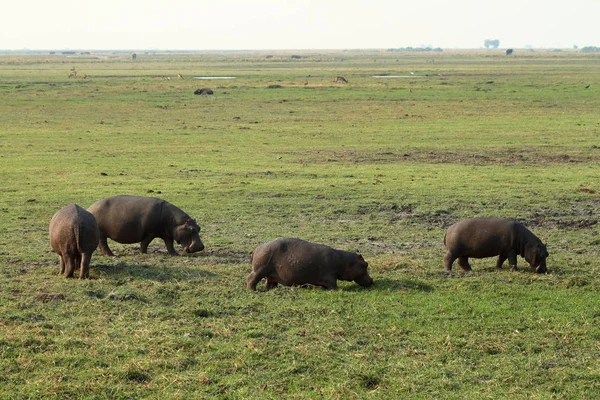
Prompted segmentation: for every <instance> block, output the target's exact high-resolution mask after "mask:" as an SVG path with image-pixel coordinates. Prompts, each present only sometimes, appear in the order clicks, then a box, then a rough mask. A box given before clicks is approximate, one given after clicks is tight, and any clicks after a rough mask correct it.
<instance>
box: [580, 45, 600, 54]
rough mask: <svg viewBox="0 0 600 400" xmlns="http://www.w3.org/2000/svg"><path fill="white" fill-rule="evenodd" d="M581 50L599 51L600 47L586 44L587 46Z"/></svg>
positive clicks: (585, 51) (588, 51) (586, 51)
mask: <svg viewBox="0 0 600 400" xmlns="http://www.w3.org/2000/svg"><path fill="white" fill-rule="evenodd" d="M580 51H581V52H583V53H598V52H600V47H596V46H585V47H582V48H581V50H580Z"/></svg>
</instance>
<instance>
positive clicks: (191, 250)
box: [183, 243, 204, 253]
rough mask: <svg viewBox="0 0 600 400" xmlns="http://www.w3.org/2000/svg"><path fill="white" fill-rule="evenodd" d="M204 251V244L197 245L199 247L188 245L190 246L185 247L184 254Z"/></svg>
mask: <svg viewBox="0 0 600 400" xmlns="http://www.w3.org/2000/svg"><path fill="white" fill-rule="evenodd" d="M202 250H204V245H203V244H202V243H200V244H197V245H195V246H194V245H192V244H190V245H188V246H183V252H184V253H196V252H197V251H202Z"/></svg>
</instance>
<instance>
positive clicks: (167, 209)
mask: <svg viewBox="0 0 600 400" xmlns="http://www.w3.org/2000/svg"><path fill="white" fill-rule="evenodd" d="M88 211H89V212H90V213H92V214H93V215H94V217H96V221H98V228H100V250H102V253H103V254H105V255H107V256H109V257H114V256H115V255H114V254H113V252H112V251H111V250H110V248H109V247H108V243H107V238H110V239H112V240H114V241H115V242H118V243H125V244H130V243H140V251H141V252H142V253H147V252H148V245H149V244H150V242H151V241H152V240H153V239H154V238H161V239H162V240H164V242H165V245H166V246H167V251H168V252H169V254H170V255H172V256H176V255H178V253H177V251H175V248H174V247H173V240H175V241H176V242H177V243H179V244H181V246H182V247H183V251H184V252H185V253H194V252H197V251H202V250H204V244H203V243H202V241H201V240H200V236H199V235H198V233H199V232H200V227H199V226H198V224H197V223H196V221H194V220H193V219H192V218H190V216H189V215H187V214H186V213H184V212H183V211H181V210H180V209H179V208H177V207H175V206H174V205H173V204H171V203H169V202H167V201H165V200H162V199H158V198H155V197H144V196H127V195H123V196H114V197H107V198H105V199H102V200H98V201H97V202H95V203H94V204H92V205H91V206H90V207H89V208H88Z"/></svg>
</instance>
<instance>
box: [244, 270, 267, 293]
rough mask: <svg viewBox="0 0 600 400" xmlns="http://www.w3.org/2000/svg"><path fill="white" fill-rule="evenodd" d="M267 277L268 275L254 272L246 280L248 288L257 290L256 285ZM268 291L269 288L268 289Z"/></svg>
mask: <svg viewBox="0 0 600 400" xmlns="http://www.w3.org/2000/svg"><path fill="white" fill-rule="evenodd" d="M265 275H266V274H261V273H260V272H256V271H254V270H253V271H252V272H251V273H250V275H248V277H247V278H246V286H248V288H249V289H252V290H256V285H258V282H260V281H261V279H262V278H264V277H265ZM267 289H269V288H268V287H267Z"/></svg>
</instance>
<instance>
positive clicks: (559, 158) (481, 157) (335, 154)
mask: <svg viewBox="0 0 600 400" xmlns="http://www.w3.org/2000/svg"><path fill="white" fill-rule="evenodd" d="M278 154H282V153H278ZM283 154H287V155H290V156H292V157H295V158H292V161H293V162H297V163H301V164H327V163H333V162H346V163H354V164H359V163H365V164H382V163H402V162H418V163H430V164H462V165H492V164H493V165H498V164H528V165H551V164H574V163H584V162H600V154H589V155H588V154H548V153H545V152H542V151H541V150H531V149H506V148H502V149H493V148H492V149H485V150H484V151H479V152H474V151H407V152H367V151H360V150H313V151H306V152H288V153H283Z"/></svg>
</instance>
